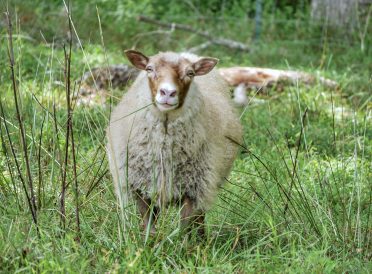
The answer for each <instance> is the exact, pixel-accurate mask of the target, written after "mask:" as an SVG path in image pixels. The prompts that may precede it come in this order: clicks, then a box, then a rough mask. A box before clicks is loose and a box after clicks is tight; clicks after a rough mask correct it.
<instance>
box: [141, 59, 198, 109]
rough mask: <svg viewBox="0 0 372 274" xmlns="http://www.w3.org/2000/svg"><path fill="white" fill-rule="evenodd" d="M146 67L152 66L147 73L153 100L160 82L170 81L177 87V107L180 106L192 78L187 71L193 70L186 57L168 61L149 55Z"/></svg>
mask: <svg viewBox="0 0 372 274" xmlns="http://www.w3.org/2000/svg"><path fill="white" fill-rule="evenodd" d="M147 67H151V68H152V71H151V72H149V73H148V79H149V86H150V89H151V95H152V99H153V101H154V100H155V96H156V94H157V92H158V90H159V86H160V85H161V83H163V82H171V83H173V84H174V85H175V86H176V87H177V95H178V102H179V103H178V108H180V107H182V105H183V103H184V102H185V99H186V96H187V93H188V90H189V88H190V84H191V82H192V80H193V77H190V76H189V75H188V72H193V69H192V64H191V63H190V62H189V61H187V60H186V59H181V58H180V59H179V60H178V62H170V61H167V60H164V59H163V58H157V57H156V56H154V57H150V61H149V64H148V66H147Z"/></svg>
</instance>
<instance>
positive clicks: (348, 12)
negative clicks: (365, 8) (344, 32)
mask: <svg viewBox="0 0 372 274" xmlns="http://www.w3.org/2000/svg"><path fill="white" fill-rule="evenodd" d="M357 7H358V0H312V2H311V16H312V18H313V19H314V20H316V21H319V22H320V23H325V24H327V25H329V26H332V27H338V28H347V29H349V30H351V29H353V28H354V26H355V24H356V22H357V16H358V13H357Z"/></svg>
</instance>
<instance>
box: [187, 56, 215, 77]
mask: <svg viewBox="0 0 372 274" xmlns="http://www.w3.org/2000/svg"><path fill="white" fill-rule="evenodd" d="M217 63H218V59H216V58H212V57H204V58H201V59H200V60H199V61H197V62H195V63H194V64H193V65H192V67H193V69H194V71H195V75H204V74H207V73H208V72H210V71H211V70H212V69H213V68H214V67H215V65H217Z"/></svg>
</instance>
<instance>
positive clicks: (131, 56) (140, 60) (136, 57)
mask: <svg viewBox="0 0 372 274" xmlns="http://www.w3.org/2000/svg"><path fill="white" fill-rule="evenodd" d="M124 52H125V55H126V56H127V58H128V60H129V61H130V62H131V63H132V65H133V66H135V67H136V68H138V69H146V66H147V63H148V62H149V58H148V57H147V56H146V55H144V54H143V53H141V52H139V51H136V50H126V51H124Z"/></svg>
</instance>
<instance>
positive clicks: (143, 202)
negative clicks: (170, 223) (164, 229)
mask: <svg viewBox="0 0 372 274" xmlns="http://www.w3.org/2000/svg"><path fill="white" fill-rule="evenodd" d="M136 197H137V198H136V200H137V208H138V211H139V212H140V214H141V216H142V226H143V229H144V231H146V230H147V228H148V227H149V226H150V234H152V235H154V234H155V233H156V230H155V222H156V219H157V215H158V209H157V208H156V207H153V209H152V210H151V200H150V199H146V198H143V197H142V196H141V195H140V194H138V193H137V195H136Z"/></svg>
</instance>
